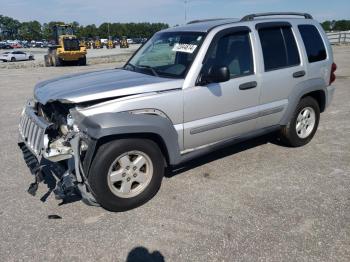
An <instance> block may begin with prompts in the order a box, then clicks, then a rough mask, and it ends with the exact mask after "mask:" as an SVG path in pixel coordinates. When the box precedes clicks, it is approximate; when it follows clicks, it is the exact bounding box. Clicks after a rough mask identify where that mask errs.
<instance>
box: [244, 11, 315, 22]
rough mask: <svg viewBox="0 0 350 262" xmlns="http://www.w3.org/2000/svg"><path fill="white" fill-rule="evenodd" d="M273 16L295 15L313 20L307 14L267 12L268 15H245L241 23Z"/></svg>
mask: <svg viewBox="0 0 350 262" xmlns="http://www.w3.org/2000/svg"><path fill="white" fill-rule="evenodd" d="M275 15H295V16H303V17H305V18H306V19H313V17H312V15H310V14H308V13H297V12H269V13H257V14H250V15H246V16H245V17H243V18H242V19H241V21H252V20H254V18H256V17H260V16H275Z"/></svg>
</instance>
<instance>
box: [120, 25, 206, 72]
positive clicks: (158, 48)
mask: <svg viewBox="0 0 350 262" xmlns="http://www.w3.org/2000/svg"><path fill="white" fill-rule="evenodd" d="M203 40H204V33H197V32H163V33H157V34H155V35H154V36H153V37H152V38H151V39H150V40H149V41H148V42H147V43H146V44H145V45H144V46H143V47H142V48H141V49H140V50H139V51H138V52H137V53H136V54H135V55H134V57H133V58H131V60H130V61H129V62H128V63H127V64H126V65H125V66H124V69H126V70H131V71H136V72H139V73H144V74H151V75H154V76H160V77H172V78H185V76H186V73H187V71H188V70H189V68H190V66H191V64H192V62H193V60H194V59H195V57H196V55H197V52H198V50H199V48H200V46H201V44H202V42H203Z"/></svg>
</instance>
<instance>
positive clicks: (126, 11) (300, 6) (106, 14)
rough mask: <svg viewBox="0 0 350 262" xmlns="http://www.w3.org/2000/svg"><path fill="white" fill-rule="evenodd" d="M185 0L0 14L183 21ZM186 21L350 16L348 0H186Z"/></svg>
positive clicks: (38, 5)
mask: <svg viewBox="0 0 350 262" xmlns="http://www.w3.org/2000/svg"><path fill="white" fill-rule="evenodd" d="M184 2H185V0H0V14H1V15H5V16H10V17H13V18H15V19H18V20H19V21H21V22H23V21H30V20H38V21H39V22H41V23H44V22H49V21H64V22H72V21H77V22H79V23H80V24H83V25H87V24H96V25H100V24H101V23H103V22H165V23H168V24H170V25H176V24H184V23H185V3H184ZM186 6H187V8H186V9H187V21H190V20H195V19H204V18H219V17H225V18H226V17H230V18H231V17H232V18H240V17H243V16H244V15H246V14H249V13H256V12H271V11H296V12H308V13H310V14H312V15H313V16H314V17H315V18H316V19H317V20H318V21H320V22H323V21H325V20H332V19H335V20H337V19H350V0H332V1H330V0H216V1H215V0H187V5H186Z"/></svg>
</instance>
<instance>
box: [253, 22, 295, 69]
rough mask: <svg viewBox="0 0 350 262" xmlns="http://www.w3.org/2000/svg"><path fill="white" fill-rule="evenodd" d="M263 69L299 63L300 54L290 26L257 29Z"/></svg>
mask: <svg viewBox="0 0 350 262" xmlns="http://www.w3.org/2000/svg"><path fill="white" fill-rule="evenodd" d="M259 37H260V42H261V47H262V51H263V56H264V65H265V71H271V70H276V69H280V68H285V67H289V66H296V65H299V64H300V56H299V51H298V47H297V44H296V42H295V38H294V35H293V33H292V29H291V28H290V27H270V28H262V29H259Z"/></svg>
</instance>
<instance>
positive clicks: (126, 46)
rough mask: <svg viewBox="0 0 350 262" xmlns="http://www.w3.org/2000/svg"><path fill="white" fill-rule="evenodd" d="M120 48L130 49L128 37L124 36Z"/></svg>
mask: <svg viewBox="0 0 350 262" xmlns="http://www.w3.org/2000/svg"><path fill="white" fill-rule="evenodd" d="M119 45H120V48H129V43H128V40H127V38H126V36H122V38H121V39H120V42H119Z"/></svg>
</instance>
